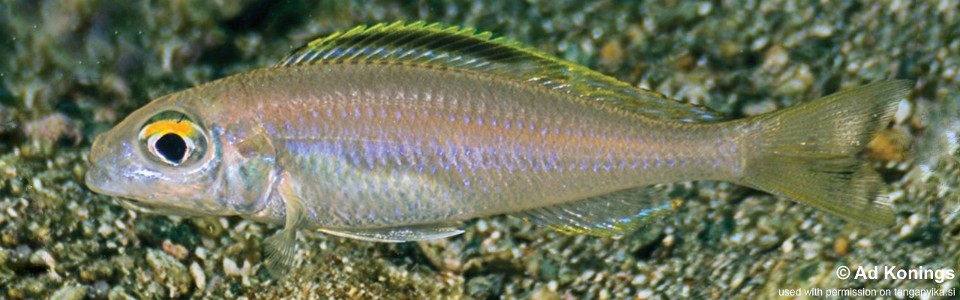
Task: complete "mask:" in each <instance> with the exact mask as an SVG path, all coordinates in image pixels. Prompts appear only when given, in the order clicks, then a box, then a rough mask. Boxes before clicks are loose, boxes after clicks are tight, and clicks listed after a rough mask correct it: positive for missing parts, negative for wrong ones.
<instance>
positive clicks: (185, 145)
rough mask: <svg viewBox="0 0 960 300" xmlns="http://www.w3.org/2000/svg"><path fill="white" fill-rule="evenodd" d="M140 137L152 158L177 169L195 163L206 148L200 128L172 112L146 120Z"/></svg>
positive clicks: (179, 114)
mask: <svg viewBox="0 0 960 300" xmlns="http://www.w3.org/2000/svg"><path fill="white" fill-rule="evenodd" d="M139 138H140V141H141V144H142V145H144V146H145V147H144V148H145V149H146V152H147V153H148V154H149V155H148V156H149V157H151V158H152V159H154V160H156V161H159V162H162V163H164V164H167V165H170V166H174V167H175V166H180V165H183V164H185V163H189V162H193V161H195V160H196V159H197V158H199V157H201V156H202V154H203V151H204V150H205V147H206V140H205V137H204V135H203V132H202V131H201V129H200V126H198V125H197V124H196V123H194V122H193V121H192V120H190V118H188V117H187V116H186V115H184V114H182V113H179V112H173V111H168V112H162V113H159V114H157V115H155V116H154V117H152V118H150V120H147V122H146V123H145V124H144V125H143V127H142V128H141V129H140V135H139Z"/></svg>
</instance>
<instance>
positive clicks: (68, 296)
mask: <svg viewBox="0 0 960 300" xmlns="http://www.w3.org/2000/svg"><path fill="white" fill-rule="evenodd" d="M89 289H90V287H89V286H85V285H65V286H63V287H62V288H60V289H59V290H57V291H56V292H53V294H52V295H50V299H58V300H59V299H62V300H80V299H83V297H84V296H86V295H87V290H89Z"/></svg>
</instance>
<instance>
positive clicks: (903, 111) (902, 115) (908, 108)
mask: <svg viewBox="0 0 960 300" xmlns="http://www.w3.org/2000/svg"><path fill="white" fill-rule="evenodd" d="M912 114H913V103H911V102H910V101H907V99H901V100H900V105H898V106H897V112H896V113H895V114H894V115H893V121H894V122H896V123H897V124H903V123H905V122H906V121H907V119H909V118H910V116H911V115H912Z"/></svg>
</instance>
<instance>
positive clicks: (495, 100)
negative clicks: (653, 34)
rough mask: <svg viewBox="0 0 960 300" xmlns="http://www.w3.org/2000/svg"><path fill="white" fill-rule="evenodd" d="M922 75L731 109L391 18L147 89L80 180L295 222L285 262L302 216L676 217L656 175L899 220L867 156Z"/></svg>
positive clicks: (104, 190) (452, 225)
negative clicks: (243, 65) (250, 65)
mask: <svg viewBox="0 0 960 300" xmlns="http://www.w3.org/2000/svg"><path fill="white" fill-rule="evenodd" d="M912 87H913V83H912V82H911V81H909V80H885V81H879V82H875V83H871V84H867V85H864V86H860V87H856V88H852V89H848V90H844V91H840V92H838V93H835V94H832V95H828V96H825V97H822V98H819V99H815V100H811V101H805V102H803V103H801V104H798V105H794V106H790V107H787V108H783V109H779V110H776V111H773V112H770V113H766V114H761V115H757V116H751V117H746V118H741V119H735V120H726V119H725V118H724V117H723V116H721V115H719V114H718V113H716V112H713V111H711V110H709V109H706V108H703V107H699V106H695V105H690V104H687V103H683V102H680V101H676V100H672V99H669V98H667V97H665V96H664V95H662V94H660V93H657V92H654V91H650V90H645V89H640V88H637V87H635V86H632V85H631V84H628V83H625V82H622V81H619V80H617V79H614V78H612V77H609V76H606V75H603V74H601V73H599V72H596V71H593V70H590V69H588V68H586V67H584V66H581V65H577V64H574V63H571V62H568V61H564V60H561V59H558V58H555V57H553V56H551V55H549V54H546V53H544V52H542V51H538V50H536V49H534V48H532V47H529V46H526V45H523V44H520V43H519V42H516V41H513V40H509V39H506V38H503V37H494V36H493V34H492V33H490V32H480V31H477V30H476V29H474V28H471V27H459V26H445V25H441V24H437V23H426V22H412V23H411V22H395V23H383V24H377V25H373V26H359V27H356V28H353V29H351V30H347V31H341V32H337V33H334V34H332V35H329V36H326V37H321V38H319V39H316V40H314V41H312V42H310V43H308V44H306V45H304V46H303V47H301V48H299V49H297V50H295V51H294V52H293V53H292V54H290V55H288V56H287V57H285V58H283V59H281V60H280V62H279V63H277V64H276V65H275V66H272V67H264V68H260V69H254V70H251V71H248V72H244V73H240V74H235V75H232V76H228V77H225V78H222V79H219V80H215V81H212V82H209V83H205V84H202V85H199V86H196V87H193V88H189V89H186V90H183V91H179V92H175V93H172V94H169V95H166V96H162V97H160V98H157V99H155V100H153V101H151V102H149V103H148V104H146V105H145V106H143V107H141V108H139V109H137V110H136V111H134V112H133V113H131V114H130V115H129V116H127V117H126V118H125V119H123V120H122V121H121V122H120V123H119V124H117V125H116V126H115V127H113V128H112V129H110V130H109V131H106V132H104V133H102V134H100V135H98V136H97V137H96V138H95V140H94V142H93V145H92V148H91V150H90V153H89V157H88V159H89V162H90V164H91V165H90V168H89V170H88V171H87V173H86V175H85V181H86V185H87V187H89V189H90V190H92V191H94V192H96V193H100V194H104V195H109V196H114V197H118V198H119V199H120V203H121V204H122V205H124V206H125V207H128V208H131V209H137V210H140V211H145V212H152V213H159V214H175V215H186V216H241V217H244V218H248V219H251V220H254V221H258V222H265V223H273V224H279V225H282V226H283V228H282V229H281V230H280V231H279V232H277V233H276V234H274V235H273V236H270V237H268V238H266V240H265V243H266V244H267V249H266V252H267V254H268V255H267V258H266V259H265V262H264V263H265V265H266V266H267V268H268V270H269V271H270V272H271V273H272V274H278V273H282V272H283V271H284V270H287V269H285V268H288V267H289V266H290V265H291V264H292V261H293V259H294V256H295V249H296V244H295V240H296V239H295V233H296V231H297V230H317V231H320V232H323V233H326V234H331V235H336V236H341V237H348V238H354V239H360V240H366V241H376V242H407V241H420V240H430V239H439V238H446V237H450V236H454V235H457V234H460V233H462V232H464V230H463V223H464V221H466V220H471V219H476V218H483V217H489V216H495V215H512V216H517V217H519V218H522V219H524V220H527V221H530V222H533V223H535V224H540V225H544V226H548V227H551V228H554V229H556V230H559V231H561V232H565V233H570V234H590V235H596V236H610V235H619V234H623V233H626V232H631V231H633V230H637V229H638V228H640V227H642V226H645V225H649V224H653V223H655V222H658V221H660V220H662V218H665V217H667V216H669V215H671V214H672V213H674V212H676V211H677V209H678V207H680V205H681V203H678V201H677V200H676V199H671V197H670V196H669V195H668V194H667V193H666V192H665V190H666V189H664V188H660V187H661V186H662V185H664V184H670V183H676V182H685V181H724V182H730V183H734V184H738V185H743V186H746V187H750V188H753V189H756V190H760V191H763V192H766V193H770V194H773V195H776V196H780V197H783V198H787V199H792V200H794V201H797V202H800V203H804V204H806V205H810V206H813V207H816V208H818V209H821V210H823V211H825V212H828V213H830V214H833V215H836V216H839V217H842V218H844V219H847V220H851V221H854V222H857V223H862V224H867V225H872V226H889V225H890V224H892V223H894V222H895V221H896V216H895V214H894V211H893V209H892V207H891V205H890V203H889V201H888V200H886V199H885V198H884V197H882V196H880V195H879V194H880V189H881V188H882V182H881V180H880V179H879V176H878V173H877V172H876V171H875V170H873V169H872V168H871V167H870V166H869V164H868V163H867V161H866V160H865V158H864V155H863V154H864V151H865V147H866V145H867V143H868V142H870V140H871V139H872V137H874V136H875V135H876V133H877V132H878V131H879V130H881V129H883V128H885V127H886V126H888V125H889V123H890V120H891V118H892V115H893V113H894V111H895V109H896V107H897V104H898V102H899V101H900V99H902V98H904V97H906V95H907V93H908V92H909V91H910V90H911V89H912Z"/></svg>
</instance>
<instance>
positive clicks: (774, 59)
mask: <svg viewBox="0 0 960 300" xmlns="http://www.w3.org/2000/svg"><path fill="white" fill-rule="evenodd" d="M788 62H790V53H789V52H787V49H784V48H783V47H782V46H780V45H773V46H772V47H770V49H767V51H766V52H764V53H763V68H765V69H779V68H782V67H783V66H785V65H786V64H787V63H788Z"/></svg>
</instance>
